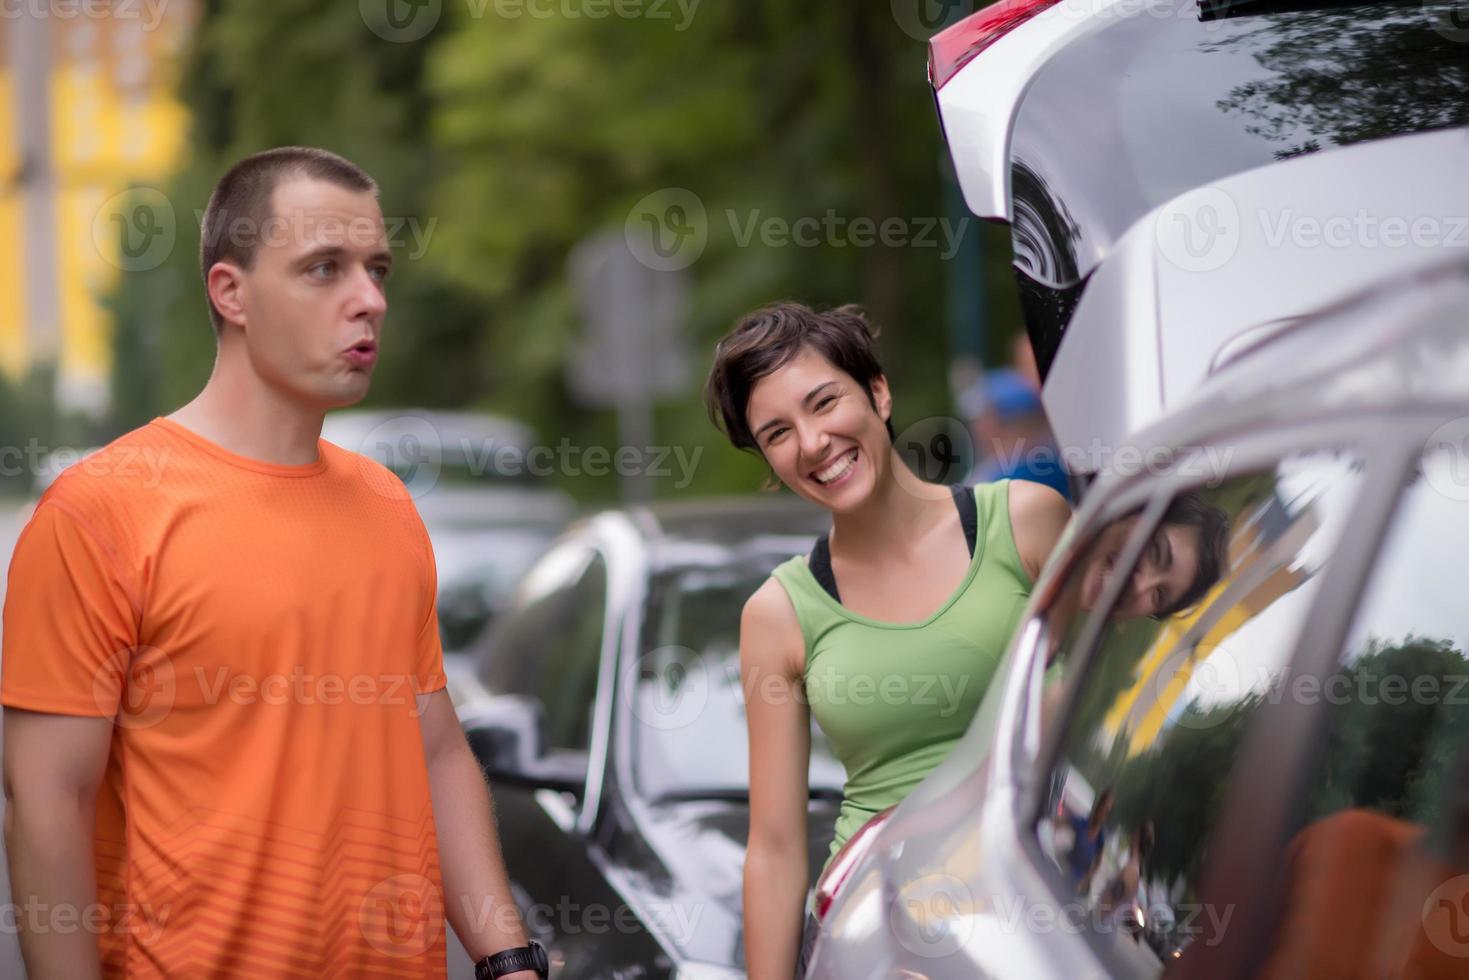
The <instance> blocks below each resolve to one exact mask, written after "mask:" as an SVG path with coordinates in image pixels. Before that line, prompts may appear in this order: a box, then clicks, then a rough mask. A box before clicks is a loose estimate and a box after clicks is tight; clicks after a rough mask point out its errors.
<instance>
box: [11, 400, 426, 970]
mask: <svg viewBox="0 0 1469 980" xmlns="http://www.w3.org/2000/svg"><path fill="white" fill-rule="evenodd" d="M436 588H437V584H436V579H435V573H434V562H433V553H432V551H431V549H430V545H429V541H428V535H427V533H426V531H425V530H424V526H423V523H422V521H420V520H419V517H418V514H417V512H416V510H415V509H414V507H413V502H412V499H411V497H410V496H409V494H408V492H407V490H406V488H405V487H404V486H403V484H402V482H401V481H400V480H399V479H398V478H397V477H396V476H394V475H393V474H392V473H391V472H390V471H388V470H387V469H386V468H384V467H382V466H380V465H379V464H377V463H376V462H374V461H372V460H369V459H367V458H366V457H363V456H360V455H358V454H356V453H352V452H348V451H347V450H345V449H341V448H339V447H337V446H334V445H332V444H330V443H326V442H322V443H319V446H318V459H317V461H316V462H315V463H313V464H309V465H304V466H283V465H275V464H270V463H263V462H260V461H257V460H252V459H248V458H246V457H243V456H239V455H236V454H234V453H231V452H228V451H226V450H225V449H223V448H222V447H220V446H218V445H215V444H214V443H212V442H209V441H207V440H205V439H204V438H202V437H201V436H199V435H197V434H196V433H193V432H191V431H190V430H188V429H186V428H184V427H183V426H181V425H179V424H177V423H175V422H173V421H171V420H168V419H155V420H154V421H153V422H151V423H149V424H148V425H146V426H143V427H141V428H139V429H136V430H134V431H133V432H130V433H128V434H127V435H125V436H123V437H122V438H120V439H118V440H116V441H115V442H113V443H111V444H109V445H108V446H106V447H105V448H104V449H102V450H101V451H99V452H98V453H96V454H94V455H93V456H91V457H88V458H87V459H85V460H83V461H81V462H79V463H77V464H75V465H73V466H72V467H70V468H69V469H68V470H66V471H65V472H64V473H63V474H62V475H61V477H60V478H59V479H57V481H56V482H55V483H54V484H53V485H52V486H51V487H50V488H49V489H48V490H47V491H46V493H45V494H44V495H43V496H42V497H41V499H40V501H39V503H38V504H37V506H36V510H35V513H34V515H33V516H32V518H31V520H30V523H29V524H28V525H27V526H26V528H25V530H24V531H23V532H22V534H21V537H20V539H19V541H18V543H17V545H16V549H15V555H14V558H13V560H12V562H11V566H10V581H9V588H8V594H7V596H6V600H5V614H4V615H5V618H4V662H3V669H0V701H3V703H4V704H5V706H6V707H7V708H23V709H27V710H31V711H42V712H52V713H57V714H67V715H90V716H97V717H113V718H114V719H115V721H114V728H113V735H112V747H111V754H110V757H109V760H108V764H107V772H106V778H105V781H104V783H103V787H102V790H101V792H100V793H99V797H98V801H97V828H96V837H95V847H96V866H97V888H98V902H99V905H100V906H101V910H100V912H99V913H97V914H98V916H99V918H96V919H93V920H90V921H93V922H94V923H95V924H96V931H97V932H98V938H99V942H100V945H101V948H102V954H103V960H104V968H105V972H106V974H107V975H108V976H113V977H130V978H132V977H154V976H165V975H166V976H171V977H183V976H187V977H216V976H261V977H263V976H310V977H313V978H323V977H368V976H375V977H388V976H393V977H405V976H412V977H428V976H443V975H444V969H445V968H444V962H445V961H444V950H445V942H444V940H445V936H444V909H443V894H442V886H441V884H440V877H439V858H438V847H437V841H436V839H435V836H434V817H433V809H432V804H431V797H430V792H429V780H428V771H427V766H426V763H425V761H424V751H423V741H422V736H421V733H420V731H419V722H418V713H417V707H416V704H417V702H416V695H418V694H422V693H427V692H430V691H434V690H437V689H439V688H441V687H443V685H444V677H443V658H442V651H441V649H440V646H439V636H438V619H437V616H436V615H435V612H434V598H435V591H436ZM81 921H83V922H86V921H89V920H88V919H87V918H86V917H85V916H83V917H82V918H81Z"/></svg>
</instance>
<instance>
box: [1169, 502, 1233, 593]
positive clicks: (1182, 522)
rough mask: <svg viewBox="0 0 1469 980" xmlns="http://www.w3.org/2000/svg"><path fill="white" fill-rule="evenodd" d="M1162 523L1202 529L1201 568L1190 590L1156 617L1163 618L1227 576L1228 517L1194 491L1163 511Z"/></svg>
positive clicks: (1185, 591)
mask: <svg viewBox="0 0 1469 980" xmlns="http://www.w3.org/2000/svg"><path fill="white" fill-rule="evenodd" d="M1162 523H1163V524H1165V525H1167V524H1172V525H1175V526H1179V527H1195V528H1198V529H1199V567H1198V570H1197V571H1196V572H1195V573H1194V578H1193V581H1192V582H1190V583H1189V584H1188V588H1186V589H1184V590H1183V592H1181V593H1179V596H1178V598H1177V599H1174V600H1173V601H1172V602H1171V603H1169V604H1168V606H1167V607H1165V608H1163V609H1160V610H1158V612H1157V613H1156V614H1155V617H1156V618H1158V619H1162V618H1164V617H1165V616H1172V615H1173V614H1174V613H1177V612H1180V611H1181V610H1184V609H1187V608H1188V607H1189V606H1192V605H1193V604H1194V603H1196V602H1198V601H1199V600H1200V599H1202V598H1203V597H1204V594H1205V593H1206V592H1208V591H1209V590H1210V589H1212V588H1213V587H1214V583H1216V582H1218V581H1219V579H1220V577H1221V576H1222V575H1223V574H1224V566H1225V563H1226V562H1227V561H1228V559H1229V515H1228V514H1227V513H1225V512H1224V510H1223V509H1221V508H1219V507H1215V506H1214V505H1213V504H1211V503H1209V502H1208V501H1206V500H1205V499H1204V498H1203V496H1202V495H1200V494H1199V493H1197V492H1195V491H1189V492H1187V493H1181V494H1179V495H1178V496H1177V497H1175V498H1174V499H1173V501H1172V502H1171V503H1169V505H1168V509H1167V510H1165V511H1163V520H1162Z"/></svg>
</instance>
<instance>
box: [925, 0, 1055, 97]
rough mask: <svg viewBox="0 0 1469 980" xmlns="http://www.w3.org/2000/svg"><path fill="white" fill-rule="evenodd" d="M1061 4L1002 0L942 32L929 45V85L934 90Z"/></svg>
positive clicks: (1034, 0) (1044, 0) (1052, 1)
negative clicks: (1042, 12)
mask: <svg viewBox="0 0 1469 980" xmlns="http://www.w3.org/2000/svg"><path fill="white" fill-rule="evenodd" d="M1057 2H1058V0H1000V2H999V3H993V4H990V5H989V6H988V7H985V8H984V9H983V10H980V11H978V12H976V13H973V14H970V15H969V16H968V17H965V18H964V19H963V20H961V21H959V22H958V23H956V24H950V25H949V26H948V27H945V28H944V29H943V30H941V31H939V32H938V33H937V34H935V35H934V36H933V37H932V38H930V39H929V42H928V81H929V84H930V85H932V86H933V87H934V88H935V89H940V88H943V86H944V83H945V82H947V81H948V80H949V79H951V78H953V77H954V75H955V74H957V73H958V71H959V69H960V68H963V67H964V66H965V65H967V64H969V59H971V58H973V57H974V56H975V55H977V54H979V53H980V52H981V51H983V50H984V49H985V48H987V47H989V46H990V45H991V44H994V43H995V42H996V41H998V40H999V39H1000V38H1002V37H1004V36H1005V35H1006V34H1009V33H1010V32H1011V31H1013V30H1014V29H1015V28H1017V27H1019V26H1020V25H1021V24H1023V23H1025V22H1026V21H1028V20H1030V18H1032V17H1034V16H1035V15H1036V14H1038V13H1040V12H1041V11H1042V10H1045V9H1046V8H1047V7H1052V6H1055V4H1056V3H1057Z"/></svg>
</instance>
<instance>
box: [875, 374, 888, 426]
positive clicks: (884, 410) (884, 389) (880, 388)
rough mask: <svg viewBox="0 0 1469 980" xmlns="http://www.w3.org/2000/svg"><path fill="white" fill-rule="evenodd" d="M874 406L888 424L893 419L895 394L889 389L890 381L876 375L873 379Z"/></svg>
mask: <svg viewBox="0 0 1469 980" xmlns="http://www.w3.org/2000/svg"><path fill="white" fill-rule="evenodd" d="M871 385H872V404H873V407H874V408H876V409H877V414H878V415H881V416H882V420H883V421H884V422H887V421H889V420H891V419H892V417H893V393H892V391H891V390H889V388H888V379H887V378H885V377H884V376H883V375H881V374H878V375H874V376H873V378H872V382H871Z"/></svg>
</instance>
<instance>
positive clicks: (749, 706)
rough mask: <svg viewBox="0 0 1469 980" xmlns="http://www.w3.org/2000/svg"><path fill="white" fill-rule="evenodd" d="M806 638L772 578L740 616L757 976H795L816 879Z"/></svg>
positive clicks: (783, 979) (750, 963) (750, 925)
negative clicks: (812, 871)
mask: <svg viewBox="0 0 1469 980" xmlns="http://www.w3.org/2000/svg"><path fill="white" fill-rule="evenodd" d="M804 665H805V641H804V640H803V638H802V636H801V626H800V623H799V622H798V621H797V620H796V612H795V609H794V608H792V606H791V603H790V599H789V598H788V597H787V596H786V593H785V590H784V589H783V588H782V587H781V585H780V583H779V582H777V581H776V580H775V579H769V580H767V581H766V583H765V584H764V585H763V586H761V587H760V589H759V591H757V592H756V593H755V594H754V595H753V596H751V597H750V600H749V601H748V602H747V603H745V610H744V614H743V615H742V617H741V619H740V676H741V679H742V682H743V685H744V692H745V718H746V721H747V723H748V727H749V741H750V839H749V847H748V848H747V850H746V852H745V891H744V912H745V966H746V970H747V971H748V974H749V976H750V980H789V978H790V977H791V975H792V974H793V973H794V972H795V968H796V957H797V955H798V953H799V947H800V943H801V916H802V911H803V908H804V906H805V902H806V889H807V888H808V887H809V885H810V880H809V873H808V871H807V854H806V806H807V800H808V798H809V795H810V787H809V784H808V779H807V769H808V767H809V765H810V758H811V721H810V714H809V709H808V707H807V705H806V701H805V697H804V692H803V687H802V675H803V673H804Z"/></svg>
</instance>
